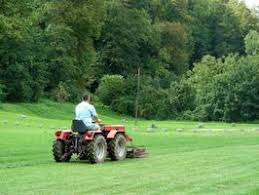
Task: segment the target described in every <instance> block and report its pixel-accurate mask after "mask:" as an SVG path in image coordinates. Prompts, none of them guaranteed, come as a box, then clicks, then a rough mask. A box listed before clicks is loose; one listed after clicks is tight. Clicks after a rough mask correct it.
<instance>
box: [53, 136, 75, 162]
mask: <svg viewBox="0 0 259 195" xmlns="http://www.w3.org/2000/svg"><path fill="white" fill-rule="evenodd" d="M52 151H53V156H54V159H55V161H56V162H68V161H70V159H71V156H72V155H71V154H68V153H66V145H65V143H64V141H62V140H55V141H54V143H53V149H52Z"/></svg>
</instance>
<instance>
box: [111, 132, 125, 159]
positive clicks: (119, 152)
mask: <svg viewBox="0 0 259 195" xmlns="http://www.w3.org/2000/svg"><path fill="white" fill-rule="evenodd" d="M126 143H127V141H126V138H125V136H124V135H123V134H121V133H119V134H117V135H116V136H115V138H114V139H113V140H111V141H110V142H109V153H110V156H111V159H112V160H124V159H125V158H126V156H127V146H126Z"/></svg>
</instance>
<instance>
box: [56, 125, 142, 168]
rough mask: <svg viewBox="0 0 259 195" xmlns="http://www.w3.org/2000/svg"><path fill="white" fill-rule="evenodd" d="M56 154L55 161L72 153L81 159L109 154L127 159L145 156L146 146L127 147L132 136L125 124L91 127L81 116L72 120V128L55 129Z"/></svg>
mask: <svg viewBox="0 0 259 195" xmlns="http://www.w3.org/2000/svg"><path fill="white" fill-rule="evenodd" d="M55 137H56V139H55V141H54V144H53V156H54V159H55V160H56V162H68V161H69V160H70V159H71V157H72V155H73V154H76V155H77V156H78V159H79V160H89V161H90V162H91V163H101V162H103V161H104V160H105V159H106V158H107V157H110V158H111V160H124V159H125V158H126V157H130V158H133V157H144V156H146V152H145V148H136V147H128V146H127V142H131V141H132V139H131V138H130V137H129V136H128V135H127V134H126V132H125V127H124V126H123V125H101V130H99V131H92V130H88V129H87V128H86V126H85V124H84V123H83V122H82V121H79V120H73V122H72V131H71V130H63V131H56V132H55Z"/></svg>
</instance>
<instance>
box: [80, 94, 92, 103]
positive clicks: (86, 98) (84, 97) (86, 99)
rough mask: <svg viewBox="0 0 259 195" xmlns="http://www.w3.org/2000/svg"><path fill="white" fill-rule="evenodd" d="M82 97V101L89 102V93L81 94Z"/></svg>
mask: <svg viewBox="0 0 259 195" xmlns="http://www.w3.org/2000/svg"><path fill="white" fill-rule="evenodd" d="M82 99H83V101H84V102H90V95H83V97H82Z"/></svg>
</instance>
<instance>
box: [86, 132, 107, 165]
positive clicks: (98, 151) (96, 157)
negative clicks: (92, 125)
mask: <svg viewBox="0 0 259 195" xmlns="http://www.w3.org/2000/svg"><path fill="white" fill-rule="evenodd" d="M87 150H88V152H87V156H88V160H89V161H90V162H91V163H92V164H95V163H102V162H103V161H104V160H105V158H106V156H107V143H106V140H105V138H104V136H103V135H96V136H95V138H94V139H93V140H92V141H91V142H89V143H88V147H87Z"/></svg>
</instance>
